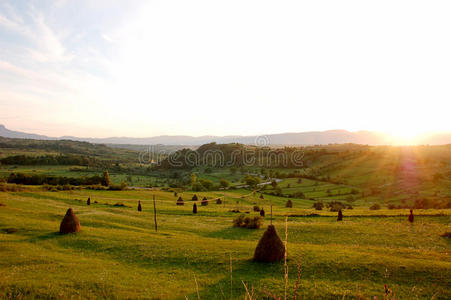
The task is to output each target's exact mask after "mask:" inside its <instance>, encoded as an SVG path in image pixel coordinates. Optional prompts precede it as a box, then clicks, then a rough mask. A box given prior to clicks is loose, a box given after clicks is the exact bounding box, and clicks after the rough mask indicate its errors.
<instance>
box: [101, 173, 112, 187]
mask: <svg viewBox="0 0 451 300" xmlns="http://www.w3.org/2000/svg"><path fill="white" fill-rule="evenodd" d="M102 185H103V186H110V185H111V179H110V173H108V170H105V172H103V177H102Z"/></svg>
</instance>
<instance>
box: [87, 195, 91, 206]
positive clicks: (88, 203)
mask: <svg viewBox="0 0 451 300" xmlns="http://www.w3.org/2000/svg"><path fill="white" fill-rule="evenodd" d="M86 204H87V205H91V197H88V201H86Z"/></svg>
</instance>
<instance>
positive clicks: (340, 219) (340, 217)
mask: <svg viewBox="0 0 451 300" xmlns="http://www.w3.org/2000/svg"><path fill="white" fill-rule="evenodd" d="M342 220H343V213H342V212H341V209H340V210H339V211H338V217H337V221H342Z"/></svg>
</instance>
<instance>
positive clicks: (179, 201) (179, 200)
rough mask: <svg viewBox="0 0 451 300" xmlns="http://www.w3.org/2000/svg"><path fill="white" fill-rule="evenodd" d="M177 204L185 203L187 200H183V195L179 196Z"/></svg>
mask: <svg viewBox="0 0 451 300" xmlns="http://www.w3.org/2000/svg"><path fill="white" fill-rule="evenodd" d="M176 204H177V205H185V202H183V199H182V197H179V198H178V199H177V203H176Z"/></svg>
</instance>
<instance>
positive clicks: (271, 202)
mask: <svg viewBox="0 0 451 300" xmlns="http://www.w3.org/2000/svg"><path fill="white" fill-rule="evenodd" d="M271 225H272V200H271Z"/></svg>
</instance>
